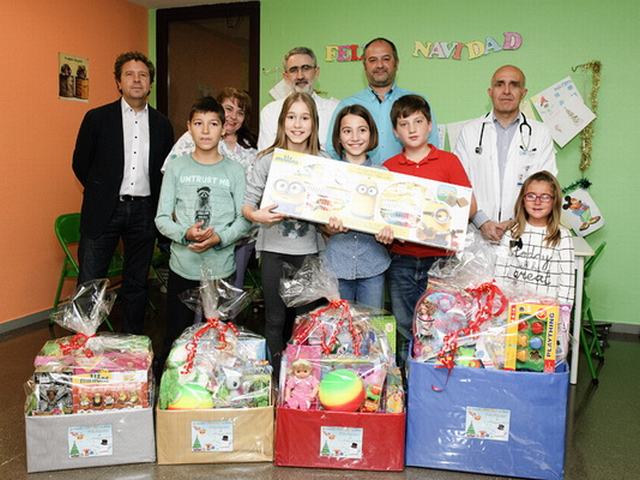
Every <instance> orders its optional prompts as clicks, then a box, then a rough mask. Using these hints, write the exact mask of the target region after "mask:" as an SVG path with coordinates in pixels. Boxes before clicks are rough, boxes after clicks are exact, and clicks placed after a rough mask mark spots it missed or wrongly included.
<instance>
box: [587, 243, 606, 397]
mask: <svg viewBox="0 0 640 480" xmlns="http://www.w3.org/2000/svg"><path fill="white" fill-rule="evenodd" d="M606 246H607V242H602V243H601V244H600V245H598V248H596V250H595V252H594V254H593V256H592V257H591V258H590V259H588V260H587V261H586V262H585V264H584V284H583V285H584V286H583V289H582V319H581V325H580V343H581V344H582V350H583V351H584V354H585V356H586V357H587V365H588V367H589V373H590V374H591V381H592V383H593V384H594V385H597V384H598V382H599V380H598V374H599V371H598V368H596V367H595V365H594V359H595V360H598V361H599V363H600V364H602V363H604V350H603V347H604V343H605V337H606V333H607V332H608V327H610V326H611V325H610V324H604V323H601V324H597V323H596V322H595V321H594V320H593V313H592V312H591V298H590V297H589V295H587V288H586V287H587V283H588V280H589V277H590V276H591V272H592V270H593V266H594V264H595V263H596V262H597V261H598V258H600V256H601V255H602V252H603V251H604V248H605V247H606ZM585 317H586V318H585Z"/></svg>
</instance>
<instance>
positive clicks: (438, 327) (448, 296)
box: [413, 279, 472, 361]
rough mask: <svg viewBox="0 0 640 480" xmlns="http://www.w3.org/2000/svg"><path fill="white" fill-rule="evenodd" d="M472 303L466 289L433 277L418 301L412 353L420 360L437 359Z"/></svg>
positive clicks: (464, 318)
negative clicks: (446, 337)
mask: <svg viewBox="0 0 640 480" xmlns="http://www.w3.org/2000/svg"><path fill="white" fill-rule="evenodd" d="M471 305H472V303H471V297H470V295H469V294H468V293H467V292H465V291H464V290H463V289H459V288H456V287H455V286H453V285H449V284H447V283H445V282H442V281H440V280H438V279H433V280H430V281H429V285H428V287H427V291H426V292H425V293H424V294H423V295H422V297H420V300H418V303H417V305H416V311H415V315H414V328H413V331H414V343H413V357H414V358H415V359H417V360H421V361H426V360H431V359H434V358H435V357H436V356H437V354H438V351H439V350H440V349H441V348H442V342H443V340H444V338H445V336H446V335H447V334H450V333H452V332H455V331H456V330H458V329H460V328H461V327H463V326H464V325H466V324H467V321H468V319H469V318H470V315H471V311H472V308H471ZM465 341H467V339H463V340H462V342H463V343H464V342H465Z"/></svg>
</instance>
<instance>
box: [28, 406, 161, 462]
mask: <svg viewBox="0 0 640 480" xmlns="http://www.w3.org/2000/svg"><path fill="white" fill-rule="evenodd" d="M25 423H26V440H27V471H28V472H29V473H32V472H45V471H49V470H65V469H69V468H87V467H101V466H106V465H120V464H123V463H142V462H154V461H155V459H156V448H155V442H154V436H153V410H152V409H151V408H141V409H131V410H111V411H105V412H101V413H94V414H73V415H46V416H45V415H42V416H27V417H25Z"/></svg>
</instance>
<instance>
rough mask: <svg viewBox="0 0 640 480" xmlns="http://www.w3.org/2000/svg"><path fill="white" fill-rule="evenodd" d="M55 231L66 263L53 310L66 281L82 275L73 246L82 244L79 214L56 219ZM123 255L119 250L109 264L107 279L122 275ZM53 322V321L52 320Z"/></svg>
mask: <svg viewBox="0 0 640 480" xmlns="http://www.w3.org/2000/svg"><path fill="white" fill-rule="evenodd" d="M54 230H55V233H56V237H57V239H58V242H59V243H60V246H61V247H62V250H63V251H64V261H63V262H62V271H61V272H60V280H59V281H58V288H57V290H56V296H55V299H54V300H53V308H54V309H55V308H56V307H57V306H58V304H59V303H60V294H61V293H62V286H63V285H64V282H65V280H67V279H69V278H74V279H77V278H78V275H79V274H80V268H79V267H78V261H77V260H76V258H75V256H74V255H73V252H72V251H71V248H70V247H71V246H72V245H74V244H77V243H79V242H80V214H79V213H67V214H65V215H60V216H59V217H58V218H56V221H55V225H54ZM122 263H123V258H122V253H121V252H120V251H119V249H116V252H115V253H114V255H113V258H112V259H111V263H110V264H109V270H108V271H107V277H108V278H113V277H118V276H120V275H122ZM50 322H51V320H50ZM105 323H106V324H107V326H108V327H109V329H110V330H111V331H113V327H112V326H111V322H109V319H106V320H105Z"/></svg>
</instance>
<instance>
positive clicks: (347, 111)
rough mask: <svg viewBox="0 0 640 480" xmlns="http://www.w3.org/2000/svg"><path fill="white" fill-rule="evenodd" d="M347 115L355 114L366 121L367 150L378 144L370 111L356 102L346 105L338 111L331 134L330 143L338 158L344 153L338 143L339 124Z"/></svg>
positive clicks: (376, 131)
mask: <svg viewBox="0 0 640 480" xmlns="http://www.w3.org/2000/svg"><path fill="white" fill-rule="evenodd" d="M347 115H356V116H358V117H361V118H363V119H364V121H365V122H367V125H368V126H369V132H370V136H369V145H368V146H367V152H369V151H371V150H373V149H374V148H376V147H377V146H378V128H377V127H376V122H375V120H374V119H373V117H372V116H371V113H369V110H367V109H366V108H364V107H363V106H362V105H358V104H354V105H347V106H346V107H344V108H343V109H342V110H340V111H339V112H338V115H337V116H336V120H335V123H334V124H333V134H332V135H331V143H332V145H333V148H334V149H335V151H336V153H337V154H338V155H339V156H340V158H342V155H343V153H344V148H343V147H342V144H341V143H340V124H341V123H342V119H343V118H344V117H346V116H347Z"/></svg>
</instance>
